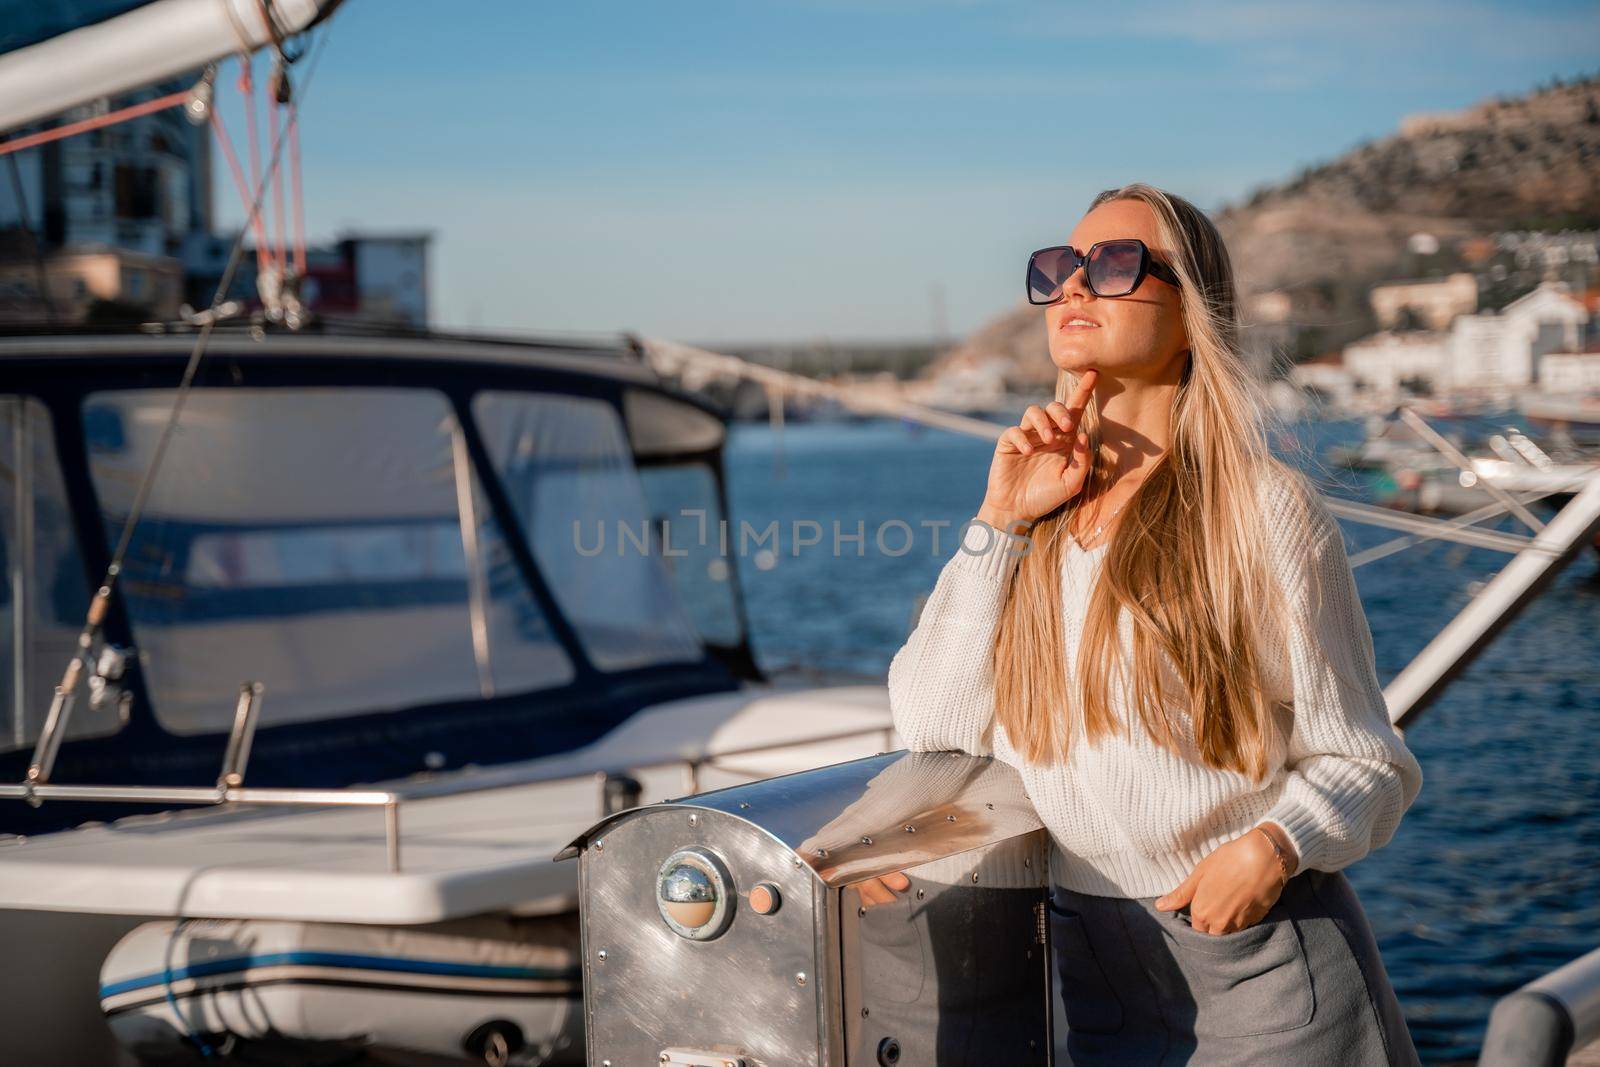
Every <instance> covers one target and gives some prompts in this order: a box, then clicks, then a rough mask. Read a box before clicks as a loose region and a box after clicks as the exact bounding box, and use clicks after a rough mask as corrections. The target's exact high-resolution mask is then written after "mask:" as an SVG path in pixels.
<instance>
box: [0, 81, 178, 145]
mask: <svg viewBox="0 0 1600 1067" xmlns="http://www.w3.org/2000/svg"><path fill="white" fill-rule="evenodd" d="M189 92H190V90H188V89H185V90H183V91H182V92H178V93H168V94H167V95H166V96H158V97H156V98H155V99H154V100H146V101H145V102H144V103H142V104H130V105H128V106H127V107H124V108H118V109H117V110H115V111H108V112H106V113H105V114H104V115H96V116H95V117H94V118H90V119H83V120H82V121H80V122H69V123H68V124H67V125H65V126H55V127H52V128H51V129H48V130H40V131H39V132H38V133H30V134H28V135H27V136H25V137H13V138H11V139H10V140H9V141H0V156H5V155H10V154H11V153H12V152H20V151H22V150H23V149H24V148H37V147H38V146H39V145H42V144H49V143H50V142H51V141H59V140H61V139H62V138H63V137H72V136H74V135H76V134H80V133H88V132H89V131H90V130H98V129H100V128H101V127H102V126H114V125H116V124H117V123H119V122H127V121H128V120H129V119H136V118H139V117H140V116H142V115H150V114H154V113H155V112H157V111H165V110H166V109H167V108H169V107H181V106H183V104H184V103H185V102H186V101H187V100H188V99H189Z"/></svg>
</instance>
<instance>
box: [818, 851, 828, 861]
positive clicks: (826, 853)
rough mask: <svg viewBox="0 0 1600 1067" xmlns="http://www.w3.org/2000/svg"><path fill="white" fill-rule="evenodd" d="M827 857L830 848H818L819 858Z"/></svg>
mask: <svg viewBox="0 0 1600 1067" xmlns="http://www.w3.org/2000/svg"><path fill="white" fill-rule="evenodd" d="M827 858H828V850H827V849H825V848H819V849H817V859H819V860H825V859H827Z"/></svg>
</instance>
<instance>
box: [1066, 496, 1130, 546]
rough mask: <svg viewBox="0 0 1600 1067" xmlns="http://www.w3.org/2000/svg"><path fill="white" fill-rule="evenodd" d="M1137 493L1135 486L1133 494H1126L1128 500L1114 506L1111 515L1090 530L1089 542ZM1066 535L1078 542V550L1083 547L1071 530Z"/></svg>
mask: <svg viewBox="0 0 1600 1067" xmlns="http://www.w3.org/2000/svg"><path fill="white" fill-rule="evenodd" d="M1138 491H1139V490H1138V487H1137V486H1136V487H1135V488H1134V491H1133V492H1132V493H1129V494H1128V498H1127V500H1124V501H1123V502H1122V503H1120V504H1118V505H1117V506H1116V507H1114V508H1112V509H1111V514H1109V515H1107V516H1106V517H1105V518H1104V519H1102V520H1101V521H1100V525H1098V526H1096V527H1095V528H1094V529H1093V530H1092V531H1091V532H1090V533H1089V540H1091V541H1093V540H1095V539H1096V538H1098V537H1099V536H1100V534H1101V531H1103V530H1104V529H1105V528H1106V524H1107V523H1109V522H1110V521H1111V520H1112V519H1114V518H1116V517H1117V513H1118V512H1119V511H1121V510H1122V509H1123V508H1125V507H1127V506H1128V500H1132V499H1133V498H1134V495H1135V494H1137V493H1138ZM1067 533H1068V535H1069V536H1071V538H1072V539H1073V540H1074V541H1077V542H1078V545H1079V547H1080V548H1081V547H1084V545H1083V541H1082V540H1081V539H1080V538H1079V537H1078V535H1077V534H1075V533H1073V532H1072V531H1071V530H1068V531H1067Z"/></svg>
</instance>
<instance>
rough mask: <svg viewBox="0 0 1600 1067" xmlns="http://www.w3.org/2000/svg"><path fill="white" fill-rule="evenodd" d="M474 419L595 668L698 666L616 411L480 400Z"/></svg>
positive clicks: (502, 397)
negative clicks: (692, 663) (683, 663)
mask: <svg viewBox="0 0 1600 1067" xmlns="http://www.w3.org/2000/svg"><path fill="white" fill-rule="evenodd" d="M472 411H473V417H474V418H475V419H477V421H478V428H479V430H480V432H481V433H482V434H483V439H484V444H485V446H486V447H487V449H488V451H489V457H490V459H491V460H492V461H493V463H494V466H495V469H496V470H497V471H498V472H499V474H500V478H501V481H502V483H503V484H504V485H505V487H506V491H507V493H508V494H509V495H510V497H511V502H512V505H513V506H514V507H515V509H516V512H517V517H518V518H519V519H520V520H521V522H522V525H523V528H524V529H525V531H526V532H527V536H528V538H529V540H530V541H531V542H532V549H533V554H534V558H535V559H536V560H537V561H538V563H539V568H540V571H541V572H542V573H543V574H544V576H545V578H546V580H547V581H549V583H550V585H551V588H552V590H553V592H554V594H555V598H556V602H557V603H558V604H559V605H560V607H561V611H562V613H563V614H565V615H566V616H567V617H569V618H570V619H571V620H572V623H573V626H574V628H575V629H576V630H577V633H578V636H579V638H580V639H581V640H582V641H583V644H584V648H585V649H586V650H587V651H588V653H589V656H590V658H591V659H592V660H593V661H594V663H595V665H596V666H598V667H600V668H602V669H606V670H620V669H624V668H628V667H640V666H644V665H646V664H651V663H661V662H670V661H693V660H698V659H701V658H703V657H704V655H705V650H704V647H703V646H702V645H701V644H700V642H699V639H698V638H697V637H696V634H695V627H694V624H693V623H692V622H690V620H689V618H688V615H687V614H686V613H685V611H684V608H683V605H682V604H681V603H680V602H679V600H678V596H677V593H676V591H675V590H674V588H673V584H672V580H671V579H670V577H669V576H668V574H667V571H666V568H665V567H664V566H663V565H662V560H661V556H660V538H659V533H658V532H656V531H654V530H653V529H652V527H651V523H650V509H649V506H648V503H647V501H646V499H645V494H644V488H643V486H642V485H641V484H640V481H639V472H638V470H637V468H635V467H634V465H633V455H632V453H631V452H630V451H629V448H628V439H627V436H626V434H625V433H624V431H623V427H622V420H621V419H620V418H618V417H617V412H616V409H615V408H613V407H612V406H611V405H610V404H607V403H606V402H604V401H602V400H592V399H588V398H583V397H558V396H550V395H543V394H535V393H495V392H486V393H480V394H478V396H477V397H475V398H474V400H473V403H472Z"/></svg>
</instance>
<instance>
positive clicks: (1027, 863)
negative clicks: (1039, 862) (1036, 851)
mask: <svg viewBox="0 0 1600 1067" xmlns="http://www.w3.org/2000/svg"><path fill="white" fill-rule="evenodd" d="M1022 865H1023V866H1024V867H1032V866H1033V860H1031V859H1028V858H1027V857H1024V858H1023V860H1022Z"/></svg>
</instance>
